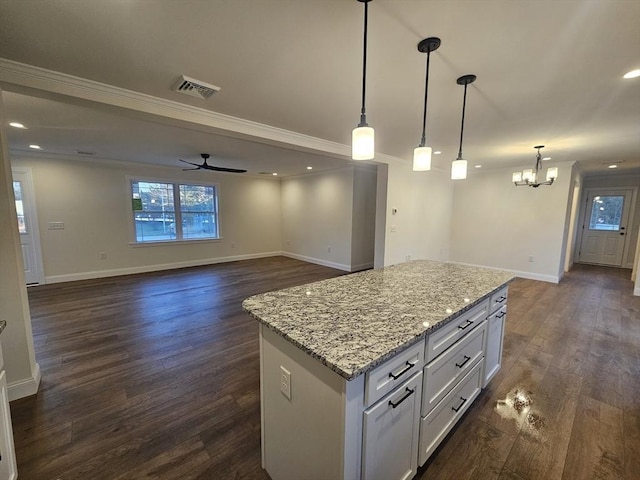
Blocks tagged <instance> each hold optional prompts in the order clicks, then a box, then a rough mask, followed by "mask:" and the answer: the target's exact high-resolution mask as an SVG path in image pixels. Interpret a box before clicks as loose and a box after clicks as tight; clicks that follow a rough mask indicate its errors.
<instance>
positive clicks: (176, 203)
mask: <svg viewBox="0 0 640 480" xmlns="http://www.w3.org/2000/svg"><path fill="white" fill-rule="evenodd" d="M126 181H127V187H126V188H127V211H128V212H129V214H128V218H129V222H128V223H129V238H130V241H129V245H130V246H132V247H145V246H157V245H175V244H189V243H203V242H214V243H215V242H220V241H221V240H222V233H221V232H222V229H221V225H220V184H219V183H218V182H198V181H191V180H178V179H175V178H160V177H148V176H142V175H127V176H126ZM134 182H144V183H164V184H168V185H171V187H172V191H173V208H174V211H173V212H174V218H175V220H174V224H175V228H176V238H169V239H162V240H150V241H138V240H137V234H136V223H135V222H136V220H135V212H136V211H135V210H134V209H133V206H132V200H133V183H134ZM181 185H185V186H195V187H212V188H213V192H214V199H213V201H214V209H215V212H214V219H215V222H216V233H217V236H216V237H205V238H182V235H183V231H182V213H183V212H182V205H181V203H180V186H181ZM186 213H190V212H186ZM178 237H180V238H178Z"/></svg>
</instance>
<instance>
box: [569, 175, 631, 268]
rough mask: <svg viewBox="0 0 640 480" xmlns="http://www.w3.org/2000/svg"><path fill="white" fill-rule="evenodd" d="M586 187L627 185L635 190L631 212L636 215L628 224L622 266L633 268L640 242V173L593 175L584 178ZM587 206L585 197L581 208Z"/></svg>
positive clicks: (619, 186)
mask: <svg viewBox="0 0 640 480" xmlns="http://www.w3.org/2000/svg"><path fill="white" fill-rule="evenodd" d="M583 183H584V189H583V193H584V192H585V191H586V189H589V188H624V187H627V188H629V189H630V190H634V189H635V190H636V191H635V198H634V199H633V200H632V201H633V204H634V207H633V208H632V212H631V214H633V215H634V217H633V218H632V219H630V220H631V221H630V224H629V225H627V229H626V230H627V240H626V243H625V251H624V256H623V258H622V266H623V267H624V268H633V265H634V263H635V262H634V260H635V256H636V244H637V243H638V229H640V195H638V192H637V189H638V187H640V174H632V175H630V174H622V175H607V176H591V177H585V178H584V182H583ZM585 207H586V202H585V199H584V198H583V199H582V200H581V202H580V208H581V209H582V211H581V213H583V211H584V208H585Z"/></svg>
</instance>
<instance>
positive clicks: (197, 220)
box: [180, 185, 218, 239]
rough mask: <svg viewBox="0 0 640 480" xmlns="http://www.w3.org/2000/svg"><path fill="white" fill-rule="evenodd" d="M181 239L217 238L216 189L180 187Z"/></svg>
mask: <svg viewBox="0 0 640 480" xmlns="http://www.w3.org/2000/svg"><path fill="white" fill-rule="evenodd" d="M180 212H181V213H182V238H185V239H188V238H217V237H218V225H217V222H216V189H215V187H212V186H205V185H180Z"/></svg>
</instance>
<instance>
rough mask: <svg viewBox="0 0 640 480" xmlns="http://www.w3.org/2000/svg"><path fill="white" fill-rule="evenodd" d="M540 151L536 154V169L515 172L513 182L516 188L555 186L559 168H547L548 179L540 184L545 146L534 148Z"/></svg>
mask: <svg viewBox="0 0 640 480" xmlns="http://www.w3.org/2000/svg"><path fill="white" fill-rule="evenodd" d="M533 148H535V149H537V150H538V153H537V154H536V168H535V169H533V168H527V169H525V170H523V171H521V172H513V177H512V179H513V180H512V181H513V183H514V185H515V186H516V187H524V186H528V187H533V188H538V187H539V186H540V185H553V182H554V181H555V179H556V178H558V167H551V168H547V177H546V181H545V182H539V181H538V178H539V174H540V170H542V155H540V149H541V148H544V145H537V146H535V147H533Z"/></svg>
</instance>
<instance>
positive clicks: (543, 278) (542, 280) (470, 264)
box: [449, 261, 562, 283]
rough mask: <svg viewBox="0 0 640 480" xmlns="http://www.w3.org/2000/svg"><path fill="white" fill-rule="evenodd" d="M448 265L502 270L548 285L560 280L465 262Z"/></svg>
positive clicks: (559, 278) (555, 277)
mask: <svg viewBox="0 0 640 480" xmlns="http://www.w3.org/2000/svg"><path fill="white" fill-rule="evenodd" d="M449 263H456V264H458V265H468V266H470V267H481V268H490V269H492V270H502V271H504V272H510V273H513V275H514V276H515V277H520V278H526V279H529V280H539V281H541V282H548V283H560V280H561V279H562V276H560V275H543V274H541V273H532V272H523V271H520V270H512V269H510V268H500V267H490V266H487V265H476V264H474V263H465V262H453V261H449Z"/></svg>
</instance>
